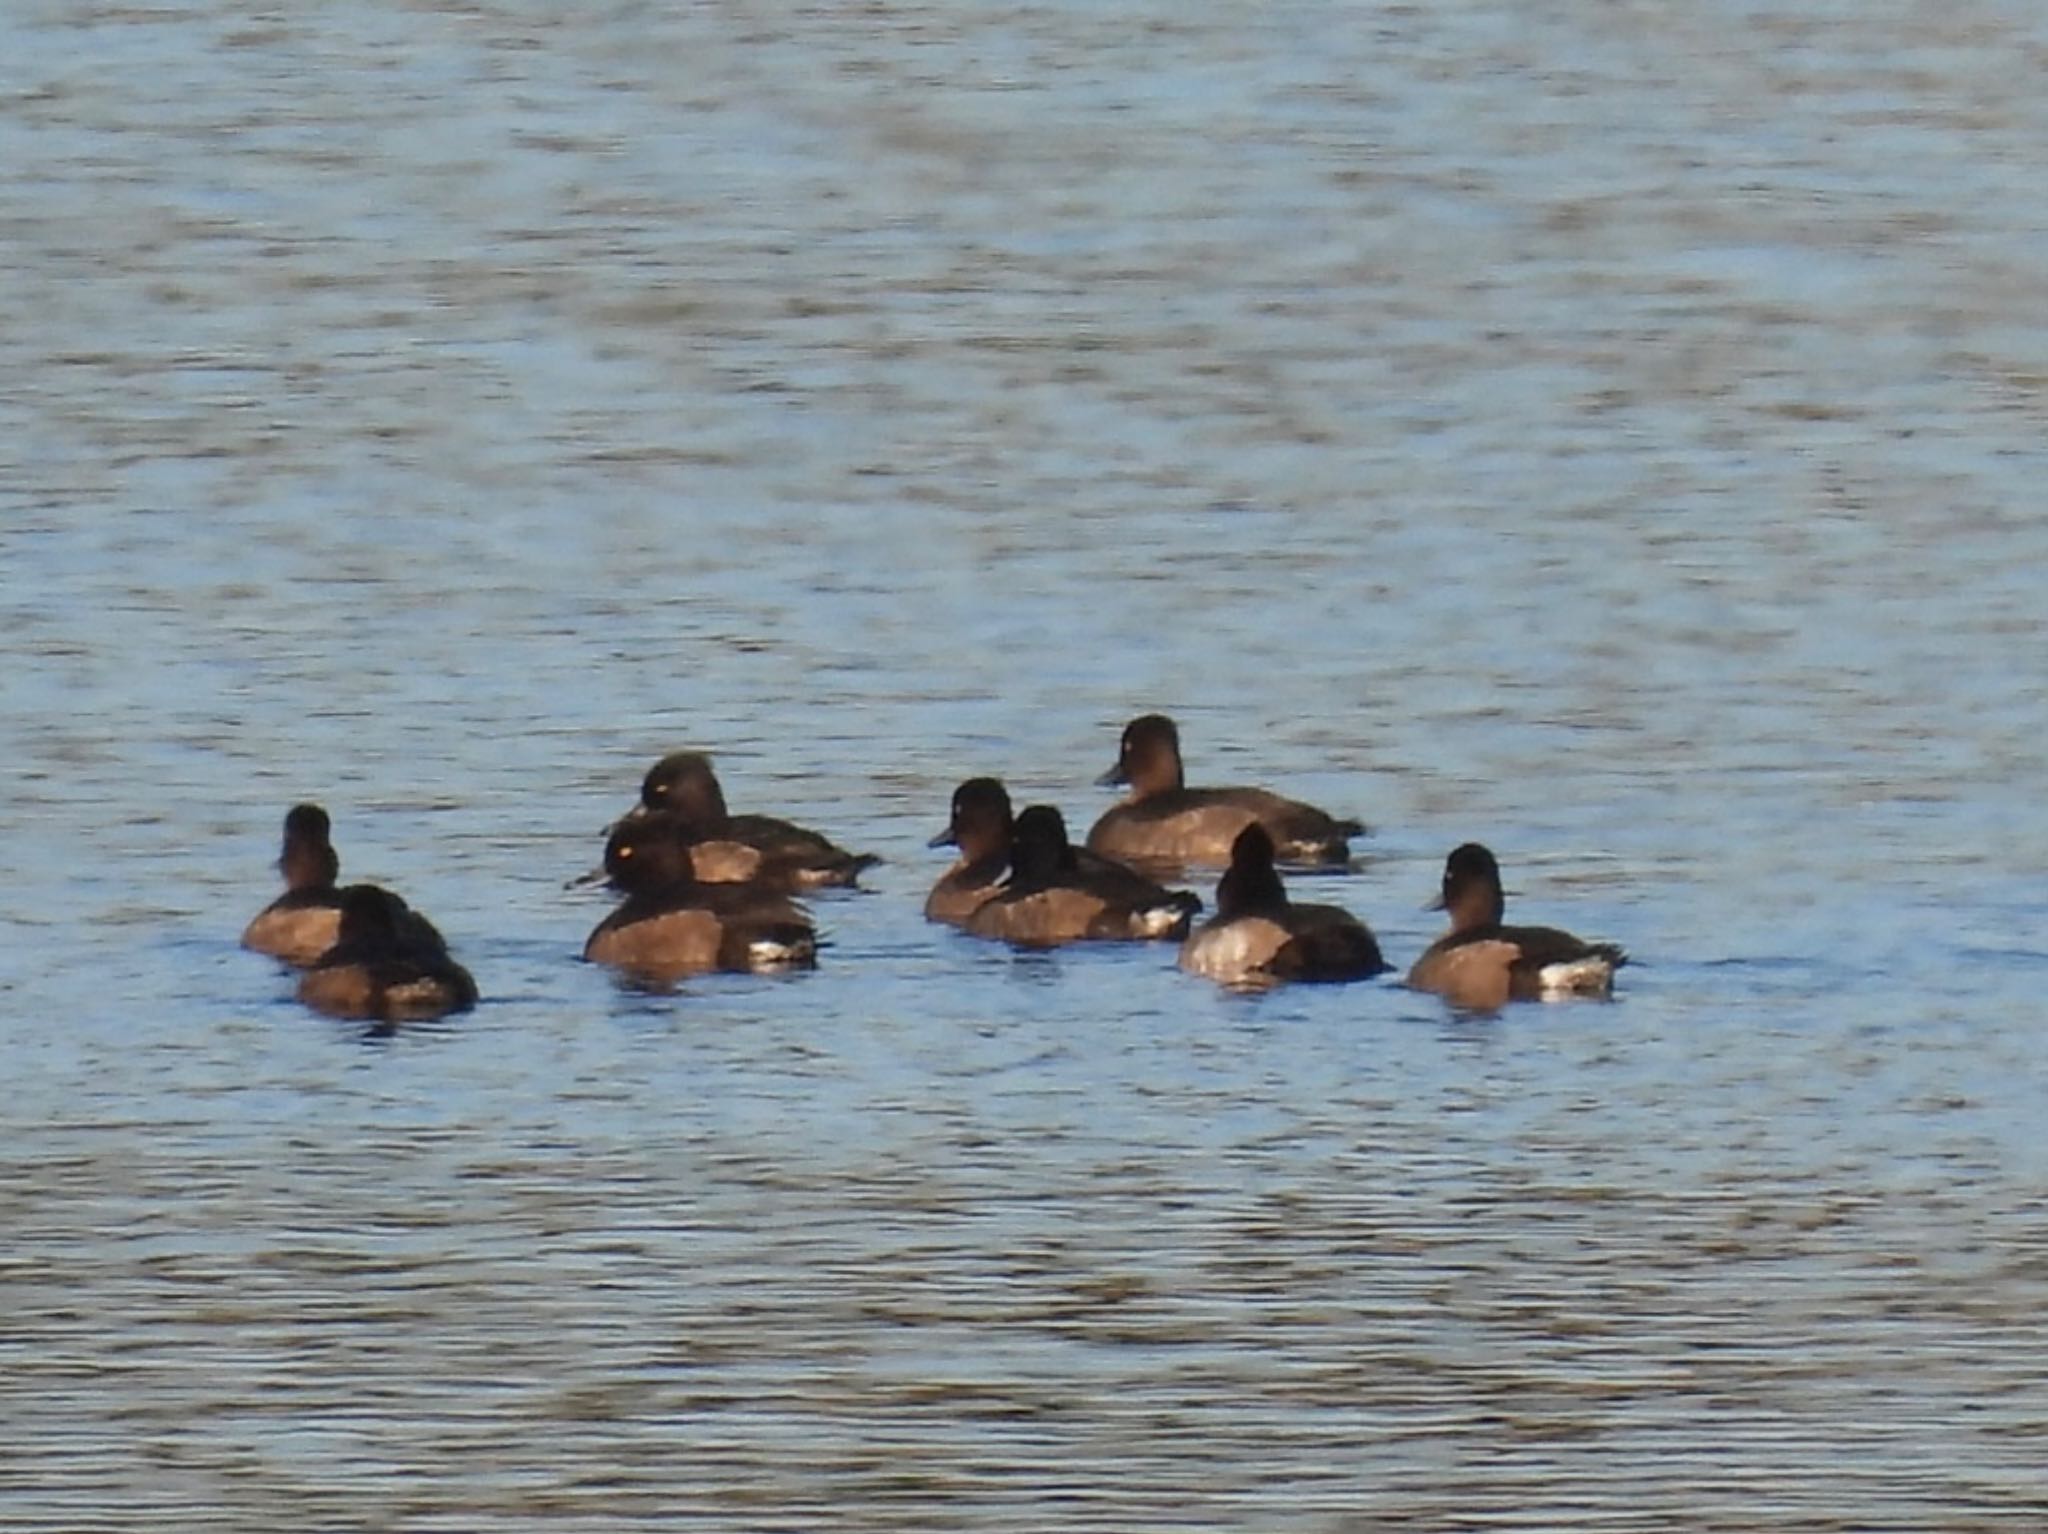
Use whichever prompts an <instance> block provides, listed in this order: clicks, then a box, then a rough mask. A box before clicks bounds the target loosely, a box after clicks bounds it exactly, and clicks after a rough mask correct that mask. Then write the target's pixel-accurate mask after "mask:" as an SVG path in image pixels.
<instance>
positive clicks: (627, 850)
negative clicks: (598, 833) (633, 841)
mask: <svg viewBox="0 0 2048 1534" xmlns="http://www.w3.org/2000/svg"><path fill="white" fill-rule="evenodd" d="M632 855H633V849H632V848H631V847H621V848H620V849H619V856H620V857H621V858H629V857H631V856H632Z"/></svg>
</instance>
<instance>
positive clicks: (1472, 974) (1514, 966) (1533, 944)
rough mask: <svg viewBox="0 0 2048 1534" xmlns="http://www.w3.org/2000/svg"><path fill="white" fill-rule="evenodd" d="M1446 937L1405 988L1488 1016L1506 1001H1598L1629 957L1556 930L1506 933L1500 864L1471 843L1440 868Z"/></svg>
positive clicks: (1440, 901) (1522, 929)
mask: <svg viewBox="0 0 2048 1534" xmlns="http://www.w3.org/2000/svg"><path fill="white" fill-rule="evenodd" d="M1436 904H1437V906H1438V907H1439V908H1441V909H1442V910H1445V911H1448V912H1449V913H1450V917H1451V930H1450V931H1449V932H1447V933H1445V934H1444V935H1443V936H1442V937H1440V938H1438V939H1437V940H1436V941H1435V942H1434V943H1432V944H1430V946H1429V949H1428V951H1427V952H1425V953H1424V954H1423V955H1422V957H1421V958H1419V959H1417V960H1416V961H1415V967H1414V968H1413V969H1411V970H1409V971H1408V984H1409V985H1410V986H1412V987H1413V988H1414V989H1416V990H1418V991H1434V992H1436V993H1437V994H1438V995H1440V996H1442V997H1443V998H1444V999H1445V1000H1446V1001H1448V1002H1450V1003H1451V1004H1452V1005H1453V1006H1457V1007H1465V1008H1469V1009H1472V1010H1475V1011H1492V1010H1493V1009H1495V1008H1497V1007H1500V1006H1503V1005H1505V1004H1506V1003H1507V1002H1509V1001H1549V1000H1553V999H1556V998H1558V997H1563V996H1605V995H1607V994H1608V993H1609V992H1610V991H1612V990H1613V988H1614V972H1615V970H1617V969H1619V968H1620V967H1621V966H1622V965H1623V964H1625V963H1627V962H1628V955H1627V954H1625V953H1623V952H1622V951H1621V949H1619V948H1617V947H1616V946H1615V945H1614V944H1612V943H1588V942H1586V941H1584V940H1583V939H1580V938H1576V937H1573V936H1572V935H1571V934H1570V933H1569V932H1560V931H1558V930H1557V929H1556V928H1555V927H1507V926H1503V925H1502V924H1501V917H1502V916H1503V915H1504V914H1505V913H1506V910H1507V897H1506V895H1505V894H1504V893H1503V892H1502V890H1501V884H1500V864H1499V863H1497V862H1496V861H1495V860H1494V856H1493V854H1492V853H1491V852H1488V851H1487V850H1486V849H1485V848H1484V847H1482V846H1480V845H1479V844H1478V843H1477V842H1467V843H1465V845H1464V846H1462V847H1460V848H1458V849H1457V850H1456V851H1455V852H1453V853H1452V854H1451V855H1450V857H1448V858H1447V859H1445V860H1444V878H1443V893H1442V895H1441V896H1440V897H1439V899H1438V900H1437V902H1436Z"/></svg>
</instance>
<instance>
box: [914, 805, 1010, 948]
mask: <svg viewBox="0 0 2048 1534" xmlns="http://www.w3.org/2000/svg"><path fill="white" fill-rule="evenodd" d="M1013 824H1014V819H1013V817H1012V815H1011V812H1010V793H1009V790H1008V789H1006V788H1004V787H1003V785H1002V781H1001V780H1000V779H998V778H968V779H967V780H966V781H964V782H963V783H961V785H960V786H959V787H958V788H956V789H954V790H953V803H952V812H951V814H950V815H949V817H948V818H947V821H946V829H945V830H943V831H941V832H939V834H938V835H936V836H934V837H933V838H932V839H931V841H930V842H928V843H927V844H926V845H928V846H932V847H957V848H959V849H960V856H959V857H957V858H955V859H954V860H953V866H952V867H951V868H948V869H947V870H946V871H945V872H944V873H942V874H940V875H939V881H938V883H936V884H934V885H933V886H932V891H931V893H930V894H929V895H927V896H926V897H925V902H924V915H925V920H926V921H936V922H944V923H946V924H947V925H949V926H954V927H960V926H965V925H966V923H967V918H968V917H970V916H972V915H973V914H974V913H975V912H976V911H978V910H980V909H981V908H982V907H983V906H984V905H986V904H988V902H989V901H990V900H992V899H993V898H994V897H995V894H996V892H997V891H998V890H1000V889H1001V888H1002V884H1003V876H1004V875H1005V874H1007V873H1008V872H1009V871H1010V831H1011V827H1012V826H1013Z"/></svg>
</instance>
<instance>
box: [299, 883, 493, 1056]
mask: <svg viewBox="0 0 2048 1534" xmlns="http://www.w3.org/2000/svg"><path fill="white" fill-rule="evenodd" d="M299 1000H300V1001H302V1002H304V1003H305V1004H306V1005H307V1006H309V1007H313V1008H316V1009H317V1010H319V1011H321V1012H326V1013H330V1014H332V1015H333V1016H335V1017H362V1018H374V1019H376V1020H378V1021H379V1022H385V1023H393V1022H398V1021H401V1020H410V1019H418V1018H430V1017H443V1016H446V1015H447V1014H448V1013H450V1012H467V1011H468V1010H469V1009H470V1008H471V1007H473V1006H475V1005H476V982H475V981H474V980H472V979H471V978H470V974H469V971H468V970H466V969H464V968H463V967H462V966H461V965H460V964H457V963H456V962H455V961H454V960H453V959H452V958H450V957H449V956H448V948H447V945H446V944H444V943H443V942H442V941H441V935H440V934H439V933H438V932H436V931H435V930H434V928H433V926H432V924H431V923H429V922H428V921H427V920H426V918H425V917H423V916H421V915H419V913H418V912H416V911H414V910H413V909H412V908H411V907H410V906H408V905H407V904H406V903H405V902H404V901H403V900H401V899H399V898H398V896H396V895H394V894H392V893H391V891H389V890H387V889H380V888H378V886H376V885H374V884H351V885H350V886H349V887H348V888H346V889H344V890H343V891H342V892H341V925H340V934H339V936H338V937H337V938H336V940H335V943H334V946H333V947H332V948H330V949H328V950H327V952H326V953H324V954H322V955H321V956H320V957H319V959H318V960H316V961H315V962H314V964H313V965H312V967H311V968H309V969H308V970H307V971H306V972H305V973H304V974H303V975H301V976H300V977H299Z"/></svg>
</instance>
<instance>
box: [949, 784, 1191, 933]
mask: <svg viewBox="0 0 2048 1534" xmlns="http://www.w3.org/2000/svg"><path fill="white" fill-rule="evenodd" d="M1015 825H1016V821H1015V818H1014V817H1013V816H1012V814H1011V811H1010V794H1009V790H1007V789H1006V788H1004V787H1003V785H1002V783H1001V781H1000V780H998V779H996V778H969V779H968V780H967V781H966V782H964V783H962V784H961V785H960V786H959V787H958V788H956V789H954V790H953V810H952V818H951V819H950V820H949V821H948V822H947V824H946V829H945V830H943V831H941V832H940V833H939V834H938V835H937V836H934V837H933V838H932V839H931V843H930V845H932V846H934V847H946V846H953V847H958V848H959V849H960V856H959V857H958V858H957V859H956V860H955V861H954V863H953V866H952V867H951V868H949V869H947V870H946V871H945V873H943V874H942V875H940V876H939V882H938V883H937V884H935V885H933V886H932V892H931V894H930V895H929V896H927V897H926V899H925V903H924V914H925V917H926V918H927V919H928V920H930V921H942V922H948V923H950V924H951V925H953V926H956V927H958V926H964V925H965V924H966V922H967V918H968V917H970V916H972V915H973V914H974V913H975V912H976V911H977V910H979V909H980V908H981V907H982V906H983V905H985V904H986V903H987V902H988V901H989V900H990V899H992V898H993V897H994V896H995V895H996V894H997V893H998V892H999V891H1000V890H1001V888H1002V883H1003V877H1004V875H1006V874H1007V873H1008V872H1009V871H1010V838H1011V835H1012V833H1013V831H1014V829H1015ZM1061 834H1062V836H1064V834H1065V823H1064V822H1062V823H1061ZM1068 850H1069V852H1070V853H1071V854H1072V857H1073V860H1074V866H1075V868H1076V869H1078V870H1079V871H1080V873H1082V874H1083V875H1085V876H1086V877H1087V879H1088V882H1089V887H1090V888H1091V889H1093V890H1095V891H1096V892H1097V893H1098V894H1101V895H1104V896H1107V897H1111V898H1117V899H1121V900H1123V901H1125V902H1127V903H1130V904H1146V903H1149V902H1156V901H1158V900H1160V899H1162V898H1170V899H1172V900H1174V901H1177V902H1179V903H1181V904H1183V905H1185V906H1186V907H1187V908H1188V909H1189V910H1190V911H1191V912H1199V911H1200V910H1201V909H1202V902H1201V901H1200V899H1198V898H1197V897H1196V896H1194V895H1191V894H1189V893H1187V892H1186V891H1182V890H1176V891H1173V892H1171V894H1170V895H1169V893H1168V892H1167V891H1165V890H1162V889H1161V888H1160V887H1159V886H1158V885H1157V884H1155V883H1153V881H1152V880H1150V879H1148V878H1146V877H1145V876H1144V875H1143V874H1141V873H1139V872H1137V871H1136V870H1135V869H1132V868H1129V867H1127V866H1126V865H1124V864H1122V863H1119V862H1117V861H1116V860H1115V859H1114V858H1106V857H1104V856H1102V855H1101V854H1100V853H1098V852H1090V851H1088V850H1087V849H1086V848H1085V847H1069V849H1068Z"/></svg>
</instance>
